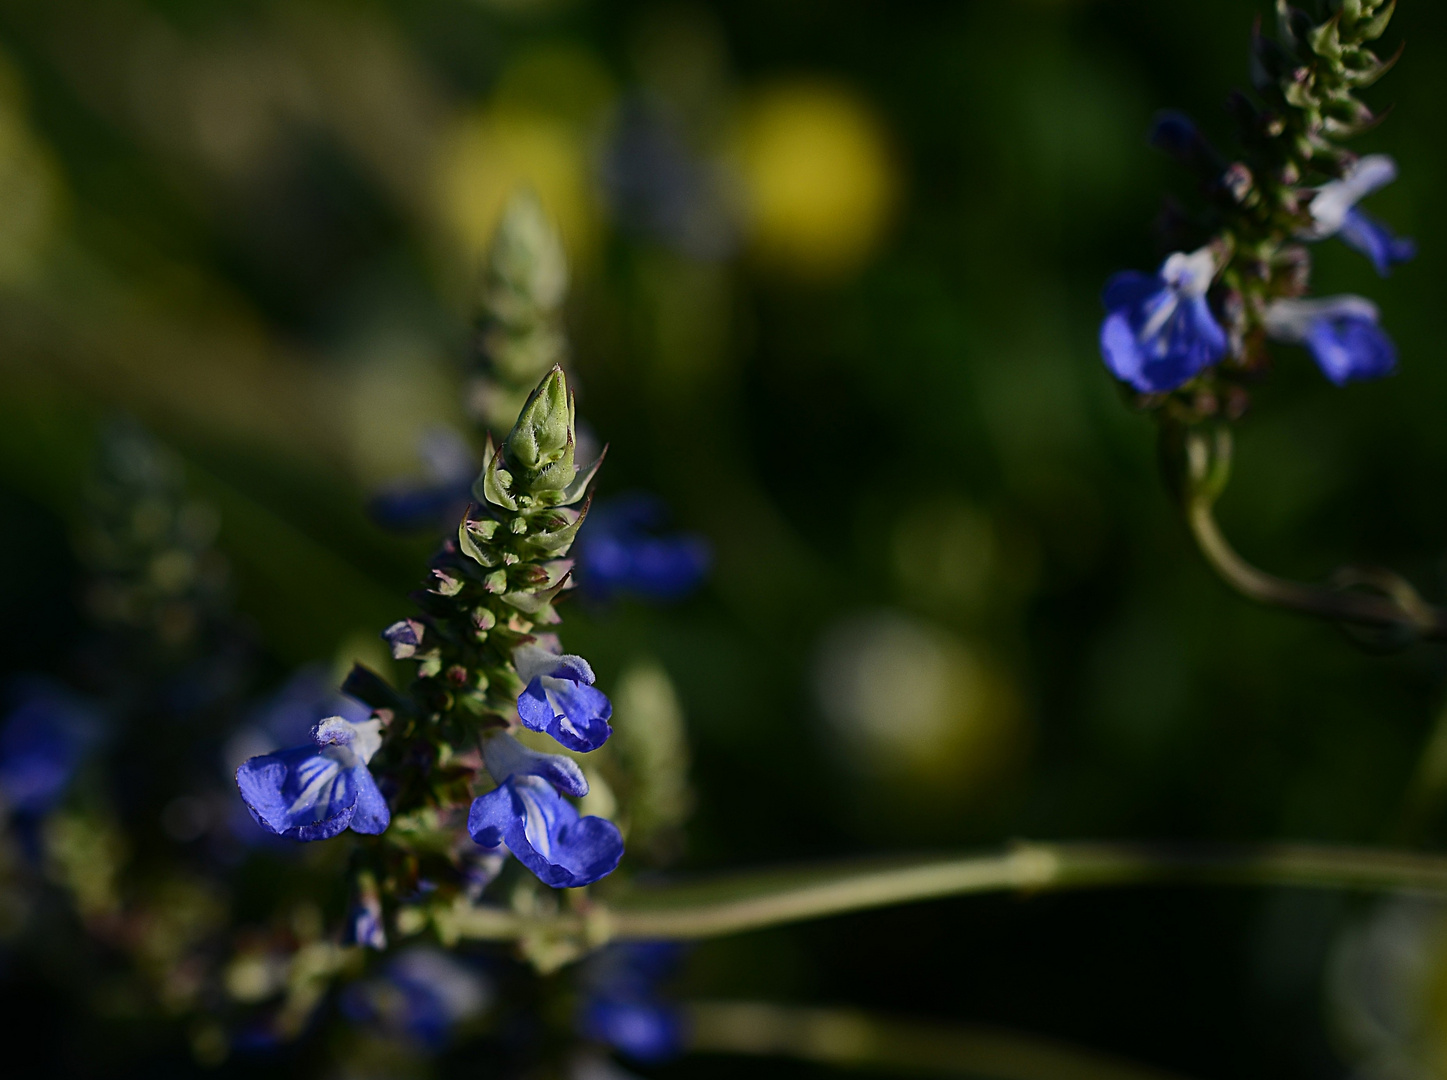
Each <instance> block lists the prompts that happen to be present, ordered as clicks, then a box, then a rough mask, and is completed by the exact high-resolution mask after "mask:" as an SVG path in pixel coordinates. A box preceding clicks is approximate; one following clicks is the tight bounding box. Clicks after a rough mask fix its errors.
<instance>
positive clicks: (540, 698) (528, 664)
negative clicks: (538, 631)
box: [513, 644, 613, 753]
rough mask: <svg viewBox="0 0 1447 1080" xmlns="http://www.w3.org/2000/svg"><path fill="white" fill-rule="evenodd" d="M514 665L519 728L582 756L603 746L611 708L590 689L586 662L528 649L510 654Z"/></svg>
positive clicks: (605, 698) (537, 648) (590, 673)
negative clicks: (539, 733)
mask: <svg viewBox="0 0 1447 1080" xmlns="http://www.w3.org/2000/svg"><path fill="white" fill-rule="evenodd" d="M513 664H514V665H515V666H516V667H517V673H518V678H519V679H521V680H522V681H523V683H524V684H525V685H524V687H523V692H522V693H521V694H519V695H518V699H517V709H518V716H519V717H520V718H521V719H522V722H523V726H524V727H526V728H529V729H530V730H532V731H545V732H547V733H548V734H549V735H551V736H552V737H553V738H555V739H557V740H558V742H560V743H562V744H563V745H564V746H566V747H567V748H568V749H569V750H577V751H579V752H584V753H586V752H587V751H589V750H596V749H598V747H600V746H602V745H603V744H604V743H605V742H607V741H608V736H609V735H611V734H612V733H613V729H612V728H611V727H609V726H608V718H609V717H610V716H612V715H613V705H612V703H611V702H609V700H608V696H607V695H606V694H604V693H603V691H601V690H599V689H597V688H596V687H595V686H594V685H593V678H594V677H593V669H592V668H591V667H590V666H589V665H588V661H586V660H584V659H583V658H582V657H581V656H572V655H569V654H561V655H560V654H558V653H554V652H550V651H548V650H547V649H545V648H543V647H542V646H540V645H533V644H528V645H521V646H519V647H518V648H516V649H514V650H513Z"/></svg>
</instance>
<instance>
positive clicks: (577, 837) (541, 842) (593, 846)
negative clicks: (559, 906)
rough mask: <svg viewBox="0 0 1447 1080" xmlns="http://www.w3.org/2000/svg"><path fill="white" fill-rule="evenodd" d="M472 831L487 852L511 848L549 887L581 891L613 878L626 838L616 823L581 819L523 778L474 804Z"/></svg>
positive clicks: (545, 788) (539, 784) (548, 790)
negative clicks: (604, 879)
mask: <svg viewBox="0 0 1447 1080" xmlns="http://www.w3.org/2000/svg"><path fill="white" fill-rule="evenodd" d="M467 831H468V832H469V833H470V834H471V835H472V838H473V840H475V841H476V842H477V843H478V844H480V845H481V846H483V847H496V846H497V844H498V843H499V842H502V843H504V844H506V845H507V848H508V850H509V851H511V852H512V853H513V856H514V857H515V858H516V859H517V860H518V861H519V862H520V863H522V864H523V865H524V866H526V867H527V868H528V869H529V870H531V871H532V872H533V873H534V874H536V875H537V876H538V878H539V880H541V881H542V882H543V884H545V885H551V886H552V887H554V888H560V889H561V888H569V889H571V888H578V887H579V886H582V885H590V884H592V883H593V882H595V881H597V880H599V879H600V878H603V877H606V876H607V875H608V874H610V873H612V872H613V870H614V868H616V867H617V865H618V860H619V859H621V858H622V857H623V836H622V834H621V833H620V832H619V831H618V827H617V826H616V825H614V824H613V823H612V822H611V821H605V820H604V819H603V818H599V817H584V818H580V817H579V816H578V811H577V810H576V809H575V808H574V807H573V805H572V804H571V803H569V802H568V801H567V800H565V799H564V798H563V797H562V796H560V795H559V794H558V793H557V792H556V791H554V790H553V788H552V786H551V785H550V784H548V783H547V782H546V781H544V780H542V779H540V778H538V777H534V776H517V777H514V778H513V779H511V780H509V781H508V782H507V783H505V784H502V785H500V786H499V787H497V788H495V789H493V790H492V791H489V792H488V793H487V794H486V795H482V796H479V797H478V798H477V799H475V800H474V801H473V804H472V809H471V811H470V812H469V813H468V817H467Z"/></svg>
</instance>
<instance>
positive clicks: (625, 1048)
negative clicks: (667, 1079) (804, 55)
mask: <svg viewBox="0 0 1447 1080" xmlns="http://www.w3.org/2000/svg"><path fill="white" fill-rule="evenodd" d="M682 955H683V949H682V947H681V946H679V945H677V944H675V943H674V942H667V941H647V942H637V943H629V944H621V945H610V946H609V947H608V948H606V949H603V950H601V951H600V952H598V953H597V954H595V955H594V956H593V958H591V959H590V960H589V961H588V965H587V968H586V969H585V970H584V973H583V984H584V995H583V1000H582V1003H581V1005H580V1007H579V1010H578V1021H577V1023H578V1029H579V1032H580V1034H582V1035H583V1036H584V1038H588V1039H593V1040H595V1041H597V1042H601V1043H606V1044H607V1045H609V1046H611V1047H613V1048H614V1049H615V1050H619V1051H621V1052H622V1053H624V1054H626V1055H627V1056H628V1057H630V1058H633V1059H634V1060H635V1061H640V1062H644V1063H652V1062H658V1061H666V1060H668V1059H669V1058H673V1057H677V1056H678V1055H679V1054H680V1053H681V1052H682V1051H683V1044H684V1038H685V1036H686V1034H687V1026H686V1024H685V1022H684V1016H683V1012H682V1010H680V1009H679V1008H678V1007H677V1006H676V1005H674V1004H672V1003H670V1002H668V1001H665V1000H664V999H663V997H662V996H661V995H660V993H659V990H658V986H659V983H661V982H662V981H663V980H664V979H666V978H668V977H669V976H670V975H672V974H673V972H674V971H675V969H676V968H677V966H678V962H679V959H680V958H681V957H682Z"/></svg>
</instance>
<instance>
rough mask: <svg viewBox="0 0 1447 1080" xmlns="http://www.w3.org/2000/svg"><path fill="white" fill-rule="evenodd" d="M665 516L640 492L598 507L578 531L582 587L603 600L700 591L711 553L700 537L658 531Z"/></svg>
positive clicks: (672, 597)
mask: <svg viewBox="0 0 1447 1080" xmlns="http://www.w3.org/2000/svg"><path fill="white" fill-rule="evenodd" d="M665 517H666V515H665V511H664V506H663V503H662V501H661V500H659V499H657V498H655V497H653V496H651V495H645V494H642V493H639V494H634V495H625V496H623V497H621V498H617V499H613V500H611V501H610V502H607V503H605V504H603V505H601V506H595V507H594V508H593V509H592V511H591V512H590V513H589V514H588V517H587V520H586V521H585V522H584V524H583V528H582V531H581V532H580V533H579V534H578V571H579V573H578V580H579V584H581V585H582V587H583V589H584V590H586V591H587V592H589V593H591V594H593V595H594V596H597V597H599V598H607V597H609V596H611V595H613V594H614V593H632V594H634V595H635V596H641V597H643V598H645V599H648V600H656V601H665V602H666V601H671V600H680V599H682V598H683V597H685V596H687V595H688V594H689V593H691V592H692V591H693V590H694V589H696V588H697V587H698V586H699V584H700V583H701V582H702V581H703V579H704V577H705V576H706V575H707V574H708V569H709V564H710V563H711V562H712V560H713V552H712V551H711V550H710V548H709V543H708V541H707V540H705V539H704V538H703V537H701V536H696V535H693V534H688V533H681V534H675V535H672V536H658V535H656V534H655V530H657V529H658V528H659V526H661V525H662V524H663V523H664V520H665Z"/></svg>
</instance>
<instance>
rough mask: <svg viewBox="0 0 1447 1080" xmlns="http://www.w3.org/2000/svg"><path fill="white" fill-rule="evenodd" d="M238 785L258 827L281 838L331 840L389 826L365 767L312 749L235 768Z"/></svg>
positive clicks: (383, 804)
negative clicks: (347, 831) (346, 763)
mask: <svg viewBox="0 0 1447 1080" xmlns="http://www.w3.org/2000/svg"><path fill="white" fill-rule="evenodd" d="M236 785H237V787H239V788H240V789H241V797H242V798H243V799H244V800H245V801H246V807H247V809H248V810H250V811H251V816H252V817H253V818H255V819H256V822H257V824H259V825H261V827H262V828H264V829H266V830H267V831H268V832H272V833H275V834H276V835H278V836H289V837H291V838H292V839H295V840H328V839H330V838H332V837H333V836H336V835H338V834H339V833H341V832H343V831H344V830H345V829H347V828H348V827H351V828H354V829H355V830H356V831H357V832H363V833H373V834H375V833H380V832H382V831H383V830H385V829H386V828H387V826H388V824H390V822H391V813H390V811H389V810H388V808H387V801H386V800H385V799H384V798H383V797H382V793H381V791H379V790H378V789H377V784H376V781H375V780H373V779H372V774H371V773H370V772H368V771H367V767H366V766H365V765H355V766H352V767H350V768H348V767H344V766H342V765H341V764H340V763H339V762H337V761H336V760H334V758H332V757H329V756H327V755H326V754H325V753H323V752H322V751H320V750H318V749H317V748H316V747H314V746H299V747H296V748H294V749H291V750H279V751H277V752H276V753H274V754H264V755H262V756H261V757H254V758H252V759H251V760H249V761H247V762H245V763H244V764H242V766H241V767H240V768H239V769H237V770H236Z"/></svg>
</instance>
